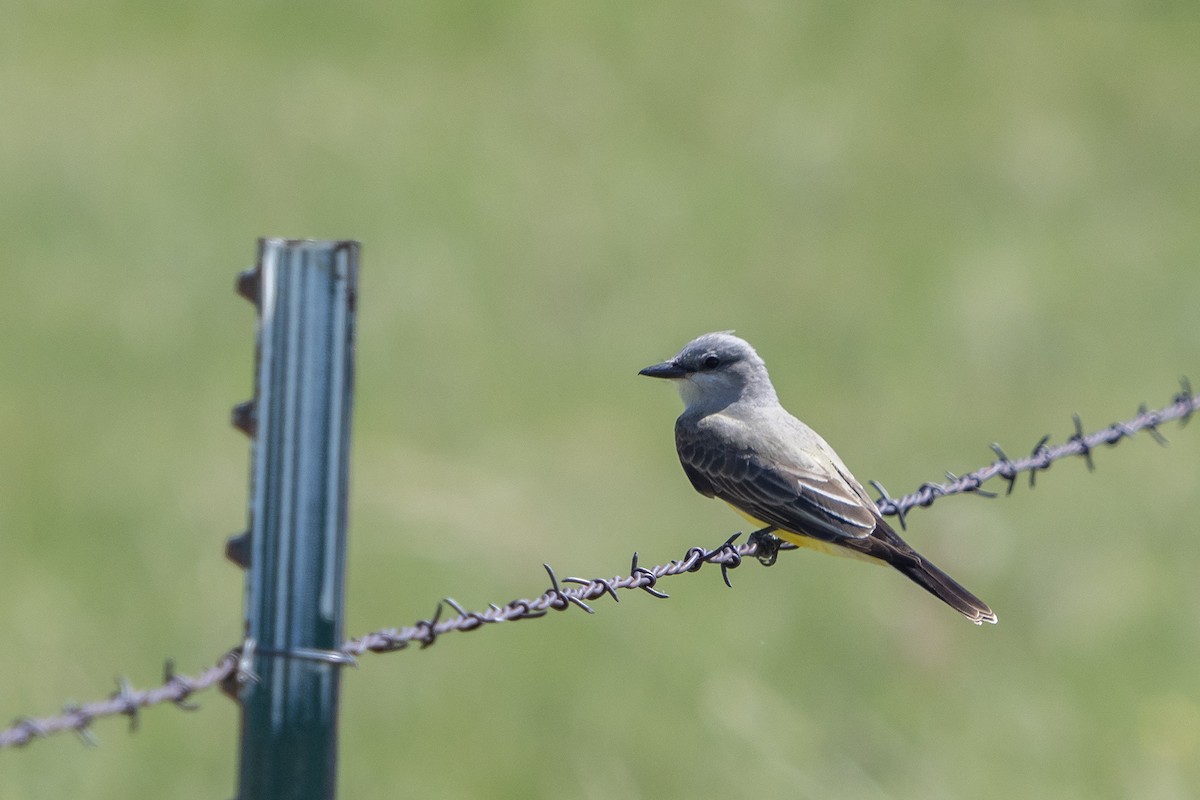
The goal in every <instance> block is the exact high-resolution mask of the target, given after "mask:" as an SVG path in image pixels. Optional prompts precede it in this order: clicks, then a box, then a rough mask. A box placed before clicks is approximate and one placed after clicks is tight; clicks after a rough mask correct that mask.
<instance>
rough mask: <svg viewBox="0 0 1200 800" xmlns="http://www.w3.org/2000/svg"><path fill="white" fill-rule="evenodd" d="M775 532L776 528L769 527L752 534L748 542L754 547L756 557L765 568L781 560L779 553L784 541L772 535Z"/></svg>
mask: <svg viewBox="0 0 1200 800" xmlns="http://www.w3.org/2000/svg"><path fill="white" fill-rule="evenodd" d="M773 530H775V526H773V525H768V526H767V527H765V528H760V529H758V530H756V531H755V532H754V533H752V534H750V538H749V539H747V540H746V541H747V542H749V543H750V544H752V545H754V547H755V551H754V557H755V558H757V559H758V563H760V564H762V565H763V566H764V567H769V566H771V565H773V564H774V563H775V559H777V558H779V551H780V550H781V549H783V540H782V539H780V538H779V537H778V536H776V535H774V534H773V533H771V531H773Z"/></svg>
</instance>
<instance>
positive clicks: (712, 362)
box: [700, 353, 721, 369]
mask: <svg viewBox="0 0 1200 800" xmlns="http://www.w3.org/2000/svg"><path fill="white" fill-rule="evenodd" d="M720 364H721V359H719V358H717V357H716V356H715V355H713V354H712V353H709V354H708V355H706V356H705V357H704V360H703V361H701V362H700V366H701V367H703V368H704V369H716V368H717V367H718V366H720Z"/></svg>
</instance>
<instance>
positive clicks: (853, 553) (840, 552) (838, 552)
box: [722, 501, 885, 564]
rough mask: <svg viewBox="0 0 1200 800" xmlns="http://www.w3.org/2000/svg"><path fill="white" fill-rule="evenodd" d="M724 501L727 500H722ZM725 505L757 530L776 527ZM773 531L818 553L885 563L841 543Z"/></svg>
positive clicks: (733, 506) (777, 529) (872, 562)
mask: <svg viewBox="0 0 1200 800" xmlns="http://www.w3.org/2000/svg"><path fill="white" fill-rule="evenodd" d="M722 502H725V501H722ZM725 505H727V506H729V507H730V508H732V509H733V510H734V511H736V512H737V513H738V515H739V516H741V517H743V518H744V519H747V520H749V521H750V524H751V525H753V526H754V528H755V530H758V529H760V528H771V527H774V526H773V525H771V523H769V522H763V521H762V520H761V519H757V518H756V517H754V516H751V515H750V514H747V513H746V512H745V511H742V510H741V509H740V508H738V507H737V506H735V505H733V504H732V503H725ZM771 532H772V533H773V534H774V535H775V536H778V537H779V538H780V539H783V540H784V541H785V542H789V543H791V544H794V545H796V546H797V547H805V548H808V549H809V550H815V551H817V552H818V553H828V554H829V555H831V556H841V557H842V558H853V559H854V560H856V561H866V562H867V563H869V564H884V563H885V562H883V561H880V560H879V559H878V558H872V557H871V556H868V555H866V554H864V553H860V552H858V551H857V550H850V549H847V548H845V547H841V546H839V545H836V544H833V543H832V542H823V541H821V540H820V539H814V538H812V537H811V536H805V535H804V534H801V533H792V532H791V531H785V530H783V529H781V528H775V530H773V531H771Z"/></svg>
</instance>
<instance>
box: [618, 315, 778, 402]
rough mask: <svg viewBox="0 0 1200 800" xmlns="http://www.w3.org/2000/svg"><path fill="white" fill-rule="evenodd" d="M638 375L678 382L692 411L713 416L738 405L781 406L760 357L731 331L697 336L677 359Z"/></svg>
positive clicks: (655, 365) (684, 400) (677, 384)
mask: <svg viewBox="0 0 1200 800" xmlns="http://www.w3.org/2000/svg"><path fill="white" fill-rule="evenodd" d="M638 374H639V375H647V376H649V377H651V378H666V379H668V380H672V381H674V382H675V385H676V386H677V387H678V388H679V396H680V397H682V398H683V404H684V405H685V406H686V407H687V410H688V411H698V412H702V413H709V412H713V411H719V410H720V409H722V408H725V407H726V406H728V405H731V404H733V403H736V402H742V403H748V404H752V405H766V404H772V403H777V402H779V401H778V399H777V398H776V396H775V389H774V387H773V386H771V379H770V377H768V375H767V367H766V365H765V364H764V363H763V360H762V359H761V358H759V356H758V353H756V352H755V351H754V348H753V347H751V346H750V343H749V342H747V341H746V340H744V339H739V338H738V337H737V336H734V335H733V334H732V333H730V332H728V331H723V332H720V333H706V334H704V335H703V336H697V337H696V338H695V339H692V340H691V341H690V342H688V343H687V344H685V345H684V346H683V349H682V350H680V351H679V352H678V353H676V354H675V355H674V357H672V358H670V359H668V360H666V361H663V362H662V363H660V364H652V365H651V366H649V367H646V368H645V369H643V370H641V371H640V372H639V373H638Z"/></svg>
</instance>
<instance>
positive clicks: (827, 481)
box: [638, 331, 997, 625]
mask: <svg viewBox="0 0 1200 800" xmlns="http://www.w3.org/2000/svg"><path fill="white" fill-rule="evenodd" d="M638 374H639V375H646V376H648V377H651V378H662V379H666V380H670V381H672V382H674V383H675V385H676V386H677V388H678V389H679V394H680V397H681V398H682V399H683V404H684V411H683V413H682V414H681V415H680V416H679V418H678V419H677V420H676V421H675V446H676V450H677V451H678V454H679V461H680V463H681V464H682V465H683V471H684V473H686V474H687V477H688V479H689V480H690V481H691V483H692V486H693V487H694V488H695V489H696V491H698V492H699V493H700V494H702V495H704V496H706V497H715V498H718V499H720V500H723V501H725V502H726V503H728V504H729V505H730V506H732V507H733V509H734V510H735V511H737V512H738V513H740V514H741V515H742V516H743V517H745V518H746V519H748V520H749V521H750V522H751V523H752V524H754V525H756V526H759V527H760V528H761V529H762V531H760V533H771V534H773V535H774V536H776V537H778V538H779V539H782V540H783V541H786V542H789V543H791V544H793V545H796V546H798V547H806V548H810V549H813V550H817V551H821V552H826V553H831V554H834V555H844V556H850V557H853V558H858V559H862V560H866V561H871V562H875V563H878V564H887V565H890V566H892V567H894V568H895V569H897V570H899V571H900V572H901V573H903V574H904V575H905V576H906V577H908V578H909V579H910V580H912V581H913V582H915V583H916V584H918V585H919V586H921V587H922V588H923V589H925V590H926V591H928V592H929V593H930V594H932V595H933V596H935V597H937V598H938V599H939V600H941V601H943V602H944V603H946V604H947V605H948V606H950V607H951V608H953V609H954V610H955V611H957V612H959V613H960V614H962V615H963V616H965V617H966V618H967V619H969V620H970V621H971V622H974V623H975V624H976V625H981V624H983V623H984V622H990V623H995V622H996V621H997V617H996V614H995V612H993V611H992V609H991V608H989V607H988V605H987V604H986V603H984V602H983V601H982V600H980V599H979V598H978V597H976V596H975V595H973V594H971V593H970V592H969V591H967V590H966V589H965V588H963V587H962V586H961V585H960V584H959V583H958V582H957V581H955V580H954V579H953V578H951V577H950V576H949V575H947V574H946V573H945V572H943V571H942V570H940V569H938V568H937V567H936V566H934V564H933V563H931V562H930V561H929V560H928V559H926V558H925V557H924V556H922V555H921V554H920V553H918V552H917V551H916V550H914V549H913V548H912V547H910V546H909V545H908V543H907V542H905V541H904V540H903V539H901V538H900V536H899V534H897V533H896V531H895V530H893V529H892V527H891V526H890V525H888V524H887V522H885V521H884V519H883V517H882V515H881V514H880V513H879V508H878V507H877V506H876V505H875V503H874V501H872V500H871V498H870V497H869V496H868V495H867V492H866V490H865V489H864V488H863V486H862V484H861V483H859V481H858V480H857V479H856V478H855V477H854V475H852V474H851V472H850V470H849V469H848V468H847V467H846V465H845V464H844V463H843V462H842V459H841V458H839V457H838V454H837V453H836V452H834V450H833V448H832V447H830V446H829V445H828V444H827V443H826V442H825V440H824V439H822V438H821V436H820V435H819V434H817V432H816V431H814V430H813V429H812V428H810V427H809V426H808V425H805V424H804V423H803V422H801V421H800V420H798V419H797V418H796V417H794V416H792V415H791V414H790V413H788V411H787V410H785V409H784V408H783V406H781V405H780V404H779V397H778V395H777V394H776V393H775V387H774V386H773V385H772V383H771V378H770V376H769V375H768V374H767V367H766V364H765V363H764V362H763V360H762V358H761V357H759V355H758V353H757V352H756V351H755V349H754V348H753V347H752V346H751V345H750V343H749V342H747V341H745V340H744V339H741V338H739V337H737V336H734V335H733V332H732V331H723V332H717V333H706V334H704V335H702V336H698V337H696V338H695V339H693V340H692V341H690V342H688V343H687V344H686V345H684V347H683V349H682V350H680V351H679V352H678V353H677V354H676V355H675V356H674V357H672V358H670V359H668V360H666V361H663V362H661V363H658V364H652V365H651V366H648V367H646V368H644V369H642V370H640V371H639V373H638ZM758 541H759V543H760V545H761V544H762V542H763V541H764V539H763V538H762V537H758ZM775 545H776V548H778V540H775ZM760 552H761V550H760Z"/></svg>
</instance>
